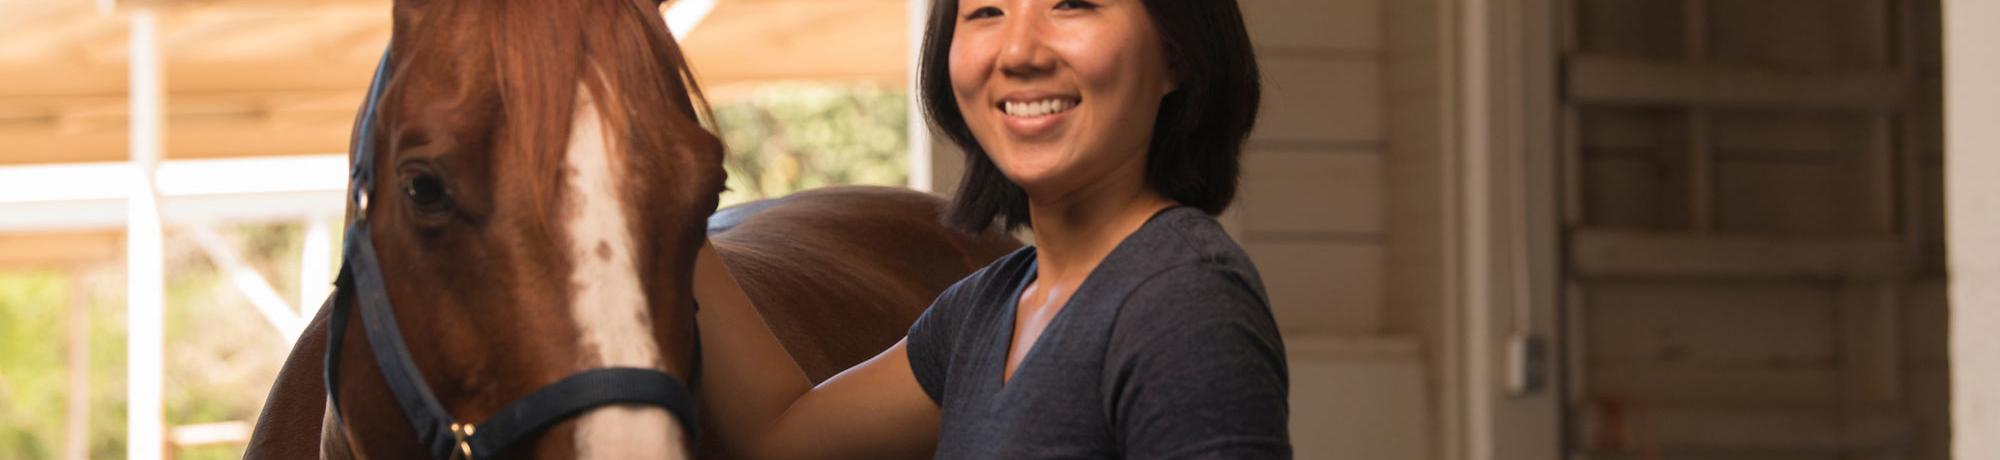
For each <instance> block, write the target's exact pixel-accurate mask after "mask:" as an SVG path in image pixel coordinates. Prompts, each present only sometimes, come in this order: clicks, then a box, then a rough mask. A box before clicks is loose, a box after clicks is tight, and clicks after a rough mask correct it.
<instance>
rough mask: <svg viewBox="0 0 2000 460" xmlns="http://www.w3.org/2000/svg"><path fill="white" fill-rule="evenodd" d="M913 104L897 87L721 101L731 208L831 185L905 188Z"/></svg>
mask: <svg viewBox="0 0 2000 460" xmlns="http://www.w3.org/2000/svg"><path fill="white" fill-rule="evenodd" d="M906 102H907V100H906V99H905V92H904V91H902V90H901V89H898V88H893V87H885V86H880V85H834V84H803V83H797V84H781V85H770V86H765V87H762V88H758V89H756V90H753V91H751V92H750V93H749V94H747V95H744V96H743V97H739V98H734V99H732V100H729V101H724V102H721V103H718V104H716V106H715V121H716V125H717V126H718V127H720V129H721V130H722V138H723V141H724V142H726V143H727V144H728V145H729V157H728V160H727V161H726V162H725V163H724V167H725V169H727V170H728V171H729V192H727V193H724V194H723V196H722V202H723V205H724V206H728V205H730V204H735V203H741V202H744V201H751V200H756V199H761V198H769V197H777V196H783V195H785V194H789V193H792V192H796V191H799V190H805V189H809V188H814V187H823V186H828V185H838V184H872V185H892V186H901V185H903V184H904V182H905V180H906V179H905V177H907V174H908V172H907V171H908V168H907V166H906V163H907V161H905V156H906V155H907V152H908V151H909V140H908V139H909V137H908V133H907V131H906V129H907V128H908V126H909V115H908V112H907V106H906V105H905V104H906Z"/></svg>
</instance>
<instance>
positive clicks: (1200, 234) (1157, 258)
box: [1112, 206, 1264, 299]
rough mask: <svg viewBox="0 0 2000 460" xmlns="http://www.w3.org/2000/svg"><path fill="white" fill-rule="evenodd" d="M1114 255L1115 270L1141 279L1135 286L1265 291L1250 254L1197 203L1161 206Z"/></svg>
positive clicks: (1260, 295) (1255, 293) (1256, 295)
mask: <svg viewBox="0 0 2000 460" xmlns="http://www.w3.org/2000/svg"><path fill="white" fill-rule="evenodd" d="M1114 258H1115V259H1116V260H1114V261H1112V262H1114V263H1115V266H1114V268H1113V271H1116V272H1122V274H1123V275H1124V276H1126V277H1132V278H1135V280H1134V281H1140V283H1138V284H1136V285H1135V286H1134V287H1135V288H1157V287H1167V286H1172V285H1175V284H1189V283H1192V284H1191V287H1227V286H1231V285H1234V286H1238V287H1241V288H1244V289H1247V290H1248V291H1249V292H1250V293H1251V294H1254V296H1255V297H1258V298H1260V299H1261V298H1262V297H1264V283H1263V280H1262V279H1261V278H1260V277H1259V275H1258V273H1257V266H1256V264H1255V263H1252V262H1251V260H1250V255H1249V254H1248V253H1246V252H1244V251H1243V248H1242V246H1240V245H1238V244H1236V240H1235V239H1234V238H1231V237H1230V236H1229V232H1227V231H1225V230H1224V229H1223V228H1222V224H1221V223H1220V222H1217V221H1216V220H1215V217H1214V216H1210V215H1208V213H1205V212H1202V211H1201V210H1200V209H1196V208H1192V207H1186V206H1182V207H1176V208H1172V209H1168V210H1165V211H1162V212H1161V213H1160V214H1159V215H1157V216H1155V217H1154V218H1153V219H1152V220H1151V221H1148V222H1147V223H1146V225H1145V226H1142V227H1140V229H1139V231H1138V232H1135V233H1134V234H1133V236H1132V237H1131V238H1128V239H1127V240H1126V241H1125V243H1124V244H1121V245H1120V247H1119V248H1118V249H1117V250H1116V251H1115V252H1114ZM1135 293H1136V291H1135Z"/></svg>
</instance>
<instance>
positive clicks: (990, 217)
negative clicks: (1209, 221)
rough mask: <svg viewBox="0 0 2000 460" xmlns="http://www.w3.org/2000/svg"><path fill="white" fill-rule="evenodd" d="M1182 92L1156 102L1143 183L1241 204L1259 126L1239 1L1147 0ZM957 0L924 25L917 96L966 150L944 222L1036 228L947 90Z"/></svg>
mask: <svg viewBox="0 0 2000 460" xmlns="http://www.w3.org/2000/svg"><path fill="white" fill-rule="evenodd" d="M1144 5H1145V7H1146V11H1147V13H1148V14H1150V15H1151V16H1152V19H1153V28H1154V29H1155V30H1156V31H1158V33H1159V35H1160V40H1161V42H1162V43H1161V45H1162V48H1163V49H1164V50H1165V51H1166V58H1167V65H1168V67H1169V68H1170V69H1172V70H1171V71H1172V72H1173V73H1174V81H1175V85H1176V89H1175V90H1174V92H1173V93H1170V94H1168V95H1167V96H1166V98H1165V99H1164V100H1162V101H1161V104H1160V113H1159V115H1158V116H1157V118H1155V119H1154V121H1153V138H1152V142H1151V146H1150V147H1149V151H1148V152H1147V153H1146V184H1147V186H1149V187H1153V189H1154V190H1156V191H1158V192H1159V193H1160V194H1161V195H1164V196H1166V197H1167V198H1168V199H1171V200H1174V201H1178V202H1180V203H1181V204H1184V205H1188V206H1193V207H1196V208H1200V209H1201V210H1202V211H1205V212H1207V213H1209V214H1210V215H1216V214H1221V213H1222V211H1223V210H1224V209H1227V208H1228V207H1229V203H1230V202H1231V201H1233V200H1235V198H1236V176H1237V170H1238V169H1239V167H1238V158H1239V157H1240V156H1242V151H1243V142H1244V140H1245V139H1247V138H1248V137H1249V136H1250V129H1251V127H1253V126H1254V125H1256V122H1257V105H1258V102H1259V101H1260V99H1259V98H1260V97H1262V96H1261V87H1260V81H1261V80H1260V79H1259V77H1258V71H1257V56H1256V53H1255V50H1254V49H1253V48H1252V47H1251V43H1250V33H1249V31H1248V30H1246V29H1245V28H1244V25H1243V13H1242V11H1241V10H1239V9H1238V8H1237V6H1236V0H1144ZM957 23H958V0H936V1H934V2H932V3H931V14H930V19H929V20H928V23H927V24H926V25H925V28H924V29H925V32H924V42H923V50H922V56H921V62H920V63H919V64H918V77H917V78H918V91H919V92H920V93H921V94H920V97H921V98H922V99H921V103H922V105H923V111H924V114H925V115H926V116H927V117H929V119H930V122H931V124H932V126H933V127H935V129H936V130H938V131H941V132H942V133H943V134H944V135H945V136H946V137H947V138H950V139H951V141H952V143H953V144H957V145H958V147H959V148H961V149H964V150H965V156H966V168H965V169H966V170H965V176H964V178H963V179H962V180H960V181H959V184H958V193H957V195H955V197H954V198H953V199H952V203H951V209H950V210H948V211H947V212H946V215H945V223H947V224H949V225H951V226H953V227H957V228H959V229H961V230H965V231H969V232H974V233H979V232H984V231H987V230H989V229H992V228H994V224H995V223H996V221H997V222H998V223H999V224H1000V228H1002V229H1006V230H1013V229H1015V228H1019V227H1022V226H1026V225H1031V222H1029V218H1028V195H1027V192H1025V191H1023V190H1021V187H1020V186H1018V185H1014V183H1013V182H1012V181H1009V180H1007V176H1005V175H1003V174H1001V172H1000V168H999V167H997V166H994V164H993V160H992V159H991V158H987V156H986V151H985V149H983V148H980V146H979V141H978V140H977V139H974V138H973V137H972V130H971V128H969V127H967V126H966V124H965V114H963V113H960V112H959V110H958V100H957V98H956V97H954V96H953V93H952V87H951V40H952V34H953V33H954V30H953V29H954V28H955V27H956V26H957Z"/></svg>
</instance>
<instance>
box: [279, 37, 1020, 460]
mask: <svg viewBox="0 0 2000 460" xmlns="http://www.w3.org/2000/svg"><path fill="white" fill-rule="evenodd" d="M392 13H393V14H392V15H393V18H394V28H393V32H392V38H391V42H390V45H389V49H388V51H387V52H386V53H385V58H384V60H383V63H382V67H381V70H380V71H379V72H378V75H377V81H376V86H375V88H374V89H371V91H370V95H369V98H368V100H367V101H365V102H364V105H363V108H362V110H361V115H360V116H359V117H357V123H356V128H355V136H354V141H353V148H351V149H350V153H351V155H352V156H353V157H354V158H356V159H357V161H356V169H355V171H354V172H353V175H354V177H355V178H356V180H355V181H354V184H353V190H352V191H351V194H350V196H351V199H350V203H349V211H348V213H349V218H348V223H349V226H350V232H349V235H350V237H349V241H348V251H347V260H346V261H345V262H344V264H345V265H344V267H343V270H342V279H341V281H340V282H339V283H338V287H337V289H336V290H337V291H338V292H336V294H335V295H333V296H331V297H330V298H329V299H328V300H327V303H326V304H325V305H323V306H322V307H321V308H320V311H319V313H318V314H317V315H316V316H315V317H314V319H313V321H312V322H311V323H310V325H309V326H308V328H307V329H306V331H305V332H304V333H303V334H302V335H301V336H300V338H299V339H298V341H297V343H296V344H295V345H294V346H293V349H292V352H291V354H290V355H289V357H288V358H287V361H286V363H285V365H284V366H283V367H282V368H281V370H280V374H279V376H278V377H277V379H276V380H275V381H274V382H273V385H272V389H271V391H270V394H269V397H268V399H267V401H266V404H265V406H264V408H263V412H262V414H261V415H260V417H259V419H258V421H257V424H256V427H255V430H254V432H253V436H252V439H251V441H250V444H249V445H248V448H247V451H246V455H245V456H246V458H287V459H289V458H305V457H311V456H322V457H333V458H410V457H425V456H428V457H445V456H470V457H489V456H496V455H497V456H508V457H537V458H601V457H618V458H629V457H652V458H662V457H678V456H685V455H688V454H691V453H697V451H696V450H695V448H694V442H695V441H696V440H697V439H699V438H694V437H692V433H694V432H695V431H694V430H693V429H694V428H696V427H694V426H689V425H690V424H697V425H698V424H699V421H698V418H689V417H690V415H689V414H688V413H686V411H685V410H684V408H681V407H678V406H676V405H674V404H661V405H664V406H666V407H665V408H663V407H656V405H651V404H636V403H634V402H643V401H651V400H654V399H661V398H654V397H651V396H643V395H639V396H633V395H628V396H630V397H631V398H634V399H629V400H608V401H595V402H592V403H590V405H588V406H587V407H581V408H576V410H574V411H573V412H563V413H554V414H553V415H548V416H546V417H540V419H537V420H535V421H534V422H533V423H526V425H533V426H530V427H528V428H527V429H522V430H518V431H521V433H520V436H519V438H518V439H508V442H505V443H503V444H502V445H499V446H497V447H491V446H489V447H491V449H489V450H481V451H474V450H472V449H471V447H470V446H469V444H468V442H467V438H469V437H472V438H476V437H478V436H487V435H483V434H476V433H474V432H473V430H472V429H471V427H474V426H480V427H486V426H489V425H490V423H487V424H475V423H470V422H479V421H489V422H490V421H492V420H494V419H496V418H506V417H509V416H510V415H509V414H512V413H513V411H514V408H516V407H517V406H518V404H512V403H510V402H512V401H517V400H523V399H524V398H525V399H527V400H529V401H539V399H537V398H541V397H542V396H545V395H544V393H548V392H547V391H542V390H564V389H569V388H573V386H568V385H567V384H568V383H570V382H571V381H572V380H574V378H575V377H578V376H586V375H601V374H600V371H607V370H617V371H629V372H623V373H620V374H619V375H618V376H617V377H621V378H620V379H616V380H612V381H615V382H621V383H630V382H656V381H657V382H665V383H672V384H679V383H681V382H686V383H687V384H686V385H685V386H686V387H689V388H699V385H698V377H697V376H696V375H695V374H696V372H697V371H698V369H699V362H700V359H701V358H700V354H699V353H700V352H699V337H698V335H697V331H696V330H695V322H694V315H695V311H696V306H695V305H694V302H693V299H692V283H693V281H692V273H693V263H694V262H693V260H694V256H695V253H696V251H697V250H698V249H699V247H700V246H701V245H702V243H703V242H704V241H707V242H708V243H709V244H710V245H712V246H713V247H714V248H715V250H716V252H717V253H718V255H719V256H720V257H721V258H722V260H723V261H724V265H726V266H727V268H728V270H729V271H730V272H731V273H732V275H734V277H735V278H736V279H737V281H738V283H739V284H740V285H741V287H742V288H743V289H744V291H745V292H746V294H748V295H749V297H750V300H751V301H752V303H753V304H754V305H755V306H756V308H757V309H758V310H759V312H760V313H761V314H762V315H763V316H764V318H765V320H766V322H767V323H768V324H770V326H771V327H772V331H773V332H774V333H775V334H776V335H777V336H778V337H779V340H780V342H782V343H783V344H784V346H785V348H786V349H787V351H789V352H790V354H791V356H792V358H793V360H794V361H795V362H794V363H789V364H795V365H797V366H799V367H800V368H801V369H803V370H805V371H806V373H807V375H808V377H809V378H810V379H811V380H813V381H814V382H819V381H823V380H825V379H826V378H829V377H831V376H832V375H833V374H834V373H836V372H838V371H839V370H841V369H845V368H846V367H848V366H851V365H853V364H855V363H858V362H860V361H862V360H864V359H867V358H868V357H870V356H873V355H874V354H875V353H877V352H879V351H881V350H882V349H885V348H887V347H888V346H889V345H890V344H893V343H894V342H895V341H896V340H897V339H898V338H900V337H901V336H902V334H903V333H904V332H905V330H906V328H907V327H908V326H909V324H910V323H911V322H912V321H914V320H915V319H916V317H917V316H918V315H920V314H921V312H922V310H923V308H925V307H926V306H927V305H928V304H929V303H930V301H931V300H932V299H933V298H934V297H935V296H936V295H937V294H938V293H939V292H941V291H942V290H943V289H945V288H946V287H947V286H949V285H950V284H951V283H953V282H955V281H956V280H958V279H959V278H961V277H963V276H965V275H966V274H968V273H970V272H972V271H973V270H976V269H978V268H979V267H982V266H984V265H986V264H987V263H988V262H990V261H991V260H993V259H995V258H998V257H999V256H1001V255H1003V254H1005V253H1007V252H1009V251H1012V250H1014V249H1015V248H1017V247H1018V246H1019V243H1018V242H1017V241H1015V240H1013V239H1012V238H1009V237H1007V236H1005V235H1004V234H1003V233H1000V232H987V233H983V234H979V235H973V234H967V233H963V232H960V231H957V230H953V229H950V228H948V227H946V226H945V225H943V224H942V223H941V220H940V218H939V215H940V213H941V212H942V209H943V206H944V204H943V202H942V201H941V200H939V199H938V198H935V197H932V196H930V195H926V194H922V193H918V192H912V191H907V190H900V189H890V188H879V187H844V188H831V189H823V190H816V191H809V192H803V193H798V194H794V195H791V196H788V197H784V198H778V199H772V200H765V201H761V202H755V203H751V204H747V205H743V206H739V207H734V208H729V209H724V210H721V211H717V210H716V203H717V200H718V198H717V197H718V196H719V194H720V193H721V192H722V183H723V176H724V173H723V171H722V167H721V158H722V155H723V146H722V145H721V143H720V142H719V141H718V140H717V138H716V137H715V135H714V134H713V133H712V132H710V131H709V130H708V129H706V128H705V127H704V126H703V124H702V118H703V114H702V112H701V111H702V110H703V109H701V107H702V105H701V104H700V101H701V99H702V98H701V93H700V89H699V87H698V85H697V84H696V83H695V81H694V79H693V74H692V72H691V71H690V70H689V68H688V66H687V64H686V63H685V62H684V61H683V59H682V55H681V53H680V50H679V48H678V45H677V44H676V43H675V42H674V41H673V39H672V37H671V35H669V34H668V33H667V30H666V29H665V23H664V21H663V18H661V17H660V14H659V10H658V5H657V4H654V3H653V2H651V1H649V0H561V1H557V0H510V1H504V2H489V1H477V0H397V1H396V2H395V5H394V9H393V12H392ZM357 254H365V255H357ZM357 261H362V262H357ZM357 266H359V267H358V268H357ZM357 280H358V281H357ZM368 280H374V282H373V283H372V284H371V283H370V282H369V281H368ZM371 286H372V287H371ZM370 308H375V309H374V310H371V309H370ZM357 309H358V310H357ZM353 311H358V312H359V313H358V315H359V316H360V318H361V322H362V323H364V324H362V325H350V324H349V322H348V321H346V320H345V319H344V318H346V316H347V315H350V314H354V313H352V312H353ZM378 327H379V328H387V329H388V330H390V331H404V332H407V334H404V333H401V332H397V333H393V334H387V335H384V334H378V333H377V330H376V328H378ZM384 336H388V337H394V339H393V340H387V341H386V342H384V341H383V340H384V339H382V337H384ZM383 343H388V344H390V345H392V346H388V347H384V346H379V345H380V344H383ZM330 350H331V351H332V353H329V351H330ZM341 350H345V352H341ZM397 350H401V351H402V353H401V354H402V355H403V357H402V358H395V357H394V356H393V355H396V354H397ZM384 356H389V358H384ZM371 357H373V358H374V359H370V358H371ZM385 359H386V360H388V361H396V360H398V359H401V360H403V361H404V362H405V363H406V364H404V366H405V367H401V368H399V367H397V366H396V365H392V364H385V362H388V361H385ZM773 364H786V363H773ZM385 369H386V370H385ZM630 376H641V377H645V378H636V377H635V379H623V378H622V377H630ZM397 382H402V383H397ZM630 386H633V385H609V386H608V387H607V388H612V390H611V391H612V392H614V393H615V392H619V391H626V392H632V391H638V392H641V393H645V392H647V391H650V390H646V389H640V390H631V389H618V387H630ZM668 386H673V385H668ZM410 387H415V388H417V389H419V390H421V391H418V393H422V394H424V395H428V400H429V403H428V405H429V406H430V407H432V408H434V409H433V410H434V412H435V413H434V414H432V415H434V417H432V418H433V419H440V418H441V419H442V420H448V421H452V422H453V423H451V424H450V427H449V430H448V431H449V432H448V433H440V431H446V430H445V429H441V428H436V427H425V426H421V425H424V424H425V422H424V420H425V419H424V418H422V417H419V416H416V415H412V414H418V413H420V412H422V411H420V410H417V409H411V406H412V405H417V406H422V405H424V404H422V401H419V402H418V403H411V402H410V401H412V400H421V399H424V398H412V397H410V396H408V394H407V392H408V391H410V390H408V388H410ZM556 393H562V392H561V391H556ZM696 393H698V392H696ZM567 396H569V395H562V394H558V395H556V397H555V398H554V399H556V400H565V399H567V398H566V397H567ZM664 399H674V398H664ZM412 411H415V412H412ZM531 412H532V411H531ZM545 415H546V414H545ZM542 419H546V420H542ZM457 421H466V422H468V423H463V424H461V423H457ZM543 422H546V423H543ZM514 428H519V427H514ZM427 430H428V431H427ZM488 431H489V433H490V430H488ZM488 439H491V437H488ZM438 440H444V441H445V444H443V446H444V447H445V449H439V448H438V447H439V444H438V443H437V442H435V441H438ZM703 447H704V448H703V449H702V450H701V451H700V452H714V451H715V450H714V449H717V448H718V447H717V446H703ZM719 449H721V450H727V449H726V446H721V447H719Z"/></svg>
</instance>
